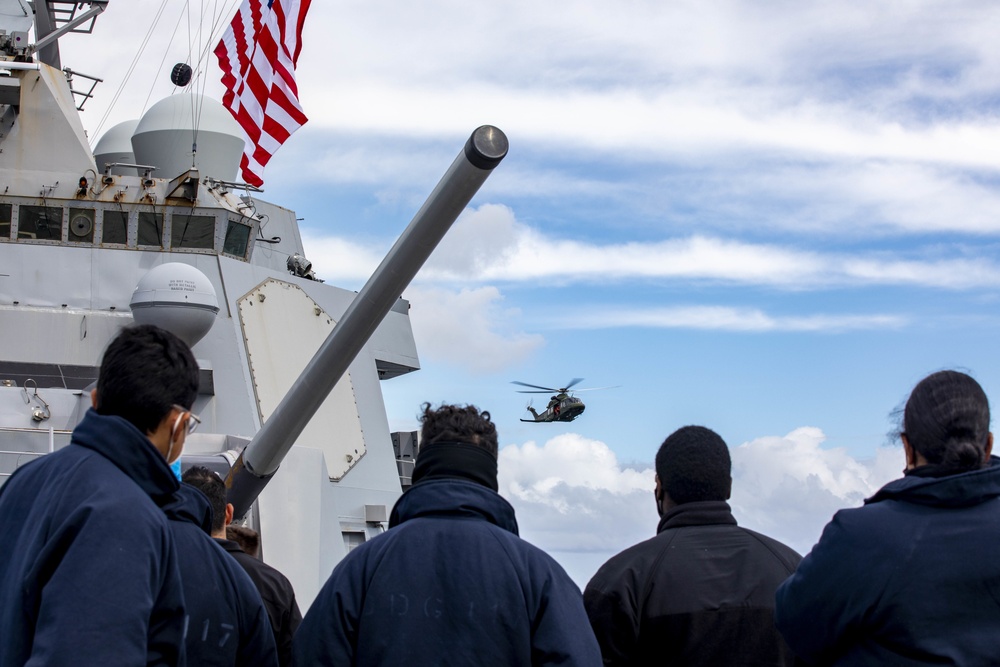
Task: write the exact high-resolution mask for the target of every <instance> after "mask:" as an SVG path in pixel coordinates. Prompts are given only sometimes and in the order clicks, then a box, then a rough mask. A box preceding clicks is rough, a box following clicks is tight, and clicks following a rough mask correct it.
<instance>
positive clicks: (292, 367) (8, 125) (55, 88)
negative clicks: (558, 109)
mask: <svg viewBox="0 0 1000 667" xmlns="http://www.w3.org/2000/svg"><path fill="white" fill-rule="evenodd" d="M108 4H109V3H108V2H107V1H104V2H99V1H97V0H94V1H93V2H77V1H75V0H74V1H72V2H68V1H62V0H37V1H36V2H35V3H34V7H33V8H32V7H31V6H30V5H29V4H28V3H27V2H25V0H2V2H0V331H2V339H3V345H2V346H0V483H2V482H3V480H4V479H5V478H6V477H7V476H9V475H10V474H11V473H12V472H13V471H14V470H16V468H17V467H18V466H20V465H23V464H24V463H26V462H28V461H31V460H33V459H35V458H37V457H39V456H44V455H45V454H46V453H48V452H51V451H53V450H54V449H57V448H59V447H62V446H65V445H66V444H68V442H69V440H70V434H71V432H72V430H73V428H74V427H75V426H76V424H77V423H78V422H79V421H80V420H81V419H82V417H83V415H84V413H85V412H86V410H87V409H88V408H89V407H90V404H91V398H90V389H91V388H92V387H93V386H94V383H95V381H96V378H97V368H98V364H99V362H100V357H101V354H102V352H103V350H104V347H105V346H106V345H107V343H108V342H109V341H110V340H111V338H112V337H113V336H114V335H115V333H116V332H117V331H118V330H119V329H120V328H121V327H123V326H127V325H129V324H132V323H133V322H149V323H155V324H158V325H160V326H163V327H165V328H168V329H170V330H171V331H174V332H175V333H177V334H178V335H180V336H181V337H182V338H184V339H185V340H187V341H188V343H189V344H191V346H192V350H193V352H194V354H195V357H196V358H197V359H198V363H199V366H200V369H201V383H200V389H199V395H198V399H197V401H196V403H195V405H194V407H193V411H194V412H195V413H196V414H197V415H199V416H200V418H201V420H202V426H201V427H200V429H199V431H198V432H196V433H194V434H193V435H191V436H190V437H189V438H188V440H187V444H186V447H185V452H184V458H183V461H184V465H185V466H187V465H191V464H192V463H198V464H202V465H208V466H210V467H212V468H214V469H216V470H217V471H219V472H220V474H222V475H224V476H226V477H227V478H228V479H227V481H228V483H229V484H230V487H231V494H233V495H232V499H233V500H234V502H235V504H236V505H237V507H238V514H239V515H240V516H242V517H243V519H242V520H243V521H244V522H245V523H246V524H247V525H250V526H251V527H253V528H255V529H257V530H258V531H259V532H260V533H261V545H262V556H263V558H264V560H265V561H267V562H269V563H270V564H272V565H274V566H275V567H277V568H278V569H279V570H281V571H282V572H284V573H285V574H286V575H287V576H288V577H289V578H290V579H291V581H292V583H293V585H294V586H295V589H296V593H297V595H298V597H299V599H300V603H301V605H302V607H303V609H305V608H306V607H308V605H309V603H310V602H311V600H312V599H313V597H314V596H315V594H316V592H317V591H318V589H319V587H320V586H321V585H322V583H323V582H324V581H325V580H326V577H327V576H328V575H329V573H330V571H331V570H332V568H333V566H334V565H335V564H336V563H337V562H338V561H339V560H340V559H341V558H343V557H344V555H345V554H346V553H347V552H348V551H349V550H350V549H351V548H353V547H354V546H356V545H358V544H360V543H362V542H364V541H365V540H367V539H370V538H372V537H373V536H375V535H377V534H378V533H380V532H381V531H383V530H385V528H386V525H387V524H386V520H387V515H388V512H389V509H391V507H392V505H393V503H394V502H395V500H396V499H397V498H398V496H399V494H400V492H401V483H400V475H399V468H398V467H397V460H396V454H395V453H394V450H393V440H394V436H393V434H391V433H390V430H389V425H388V419H387V417H386V411H385V405H384V402H383V398H382V393H381V388H380V383H381V382H383V381H388V380H391V379H392V378H394V377H397V376H399V375H402V374H405V373H410V372H412V371H415V370H417V369H418V368H419V361H418V356H417V350H416V347H415V344H414V340H413V334H412V331H411V327H410V321H409V314H408V311H409V304H408V303H407V302H406V301H405V300H403V299H402V298H400V296H399V295H400V294H401V293H402V291H403V289H404V288H405V287H406V284H407V283H408V282H409V280H410V279H412V277H413V275H414V274H415V273H416V271H417V270H418V269H419V267H420V265H421V264H422V263H423V261H424V260H425V259H426V257H427V255H429V254H430V252H431V251H432V250H433V247H434V246H435V245H436V243H437V241H439V240H440V238H441V236H443V234H444V233H445V232H446V231H447V229H448V227H449V226H450V224H451V223H452V222H453V221H454V219H455V217H457V216H458V214H459V213H460V212H461V210H462V209H463V208H464V206H465V205H466V204H467V203H468V201H469V199H470V198H471V197H472V195H473V194H474V193H475V191H476V189H478V187H479V185H480V184H481V183H482V182H483V180H485V178H486V176H487V175H488V174H489V171H490V170H491V169H492V167H493V166H495V165H496V164H497V163H498V162H499V160H500V159H502V157H503V155H504V154H505V153H506V138H505V137H504V136H503V134H502V133H501V132H499V130H496V128H489V127H484V128H480V129H479V130H477V131H476V132H474V133H473V135H472V137H471V138H470V140H469V143H467V144H466V146H465V148H464V149H463V151H462V152H461V153H460V154H459V156H458V157H457V158H456V161H455V163H454V164H453V165H452V167H451V168H450V169H449V171H448V173H446V174H445V177H444V178H443V179H442V181H441V183H440V184H439V185H438V187H437V189H435V191H434V192H433V193H432V194H431V196H430V198H429V199H428V201H427V203H426V204H425V205H424V207H423V208H422V209H421V210H420V212H418V213H417V215H416V217H415V218H414V219H413V222H411V224H410V227H408V228H407V230H406V232H404V234H403V236H402V237H401V238H400V241H399V242H397V244H396V246H395V247H394V248H393V250H392V251H391V252H390V254H389V256H387V257H386V260H385V261H384V262H383V264H382V266H380V267H379V269H378V270H377V271H376V274H375V275H373V277H372V279H371V280H370V281H369V283H368V284H367V285H366V286H365V288H364V289H363V290H362V291H361V292H360V293H356V292H353V291H349V290H345V289H340V288H337V287H334V286H332V285H328V284H325V283H323V282H321V281H319V280H317V279H316V277H315V275H314V273H313V271H312V268H311V265H310V263H309V261H308V260H307V259H306V250H305V249H304V248H303V246H302V241H301V237H300V234H299V229H298V226H297V223H296V219H295V214H294V213H293V212H292V211H291V210H289V209H287V208H283V207H281V206H278V205H275V204H272V203H268V202H265V201H262V200H260V199H258V198H256V197H255V196H254V194H255V193H254V190H253V189H252V188H249V187H246V186H244V185H242V184H239V183H236V182H235V181H236V172H237V167H238V164H239V156H240V153H241V152H242V146H243V140H242V137H241V135H240V133H239V128H238V126H236V123H235V121H234V120H233V119H232V118H231V116H229V114H228V112H227V111H226V110H225V109H223V108H222V106H221V105H220V104H218V103H217V102H213V101H211V100H207V99H204V98H200V97H199V98H197V99H193V98H194V97H195V96H191V95H187V94H176V95H173V96H171V97H169V98H167V99H165V100H163V101H161V102H159V103H157V104H155V105H153V106H152V107H151V108H150V109H149V111H147V112H146V113H145V114H144V115H143V117H142V118H139V119H136V120H133V121H128V122H125V123H122V124H119V125H117V126H115V127H114V128H112V129H111V130H109V131H108V132H107V133H106V134H105V135H104V136H103V137H102V138H101V141H100V142H98V144H97V145H96V147H95V148H94V149H93V150H92V149H91V148H90V145H89V142H88V138H87V136H86V134H85V132H84V128H83V125H82V123H81V121H80V117H79V110H78V106H79V102H80V101H81V100H85V99H86V98H87V96H88V95H89V94H90V92H91V91H89V90H79V89H77V90H74V88H73V86H74V85H77V84H79V83H80V82H81V78H80V75H79V73H75V72H73V71H72V70H69V69H66V70H64V69H62V65H61V63H60V62H59V54H58V48H57V45H58V41H57V40H58V38H59V36H60V35H61V34H64V33H66V32H69V31H74V32H80V31H85V32H86V31H89V29H90V27H92V25H93V21H94V20H95V18H96V16H97V15H98V14H99V13H101V11H103V10H104V9H105V8H106V6H107V5H108ZM32 10H34V12H35V14H36V16H34V17H32V15H31V12H32ZM112 11H113V10H112ZM32 19H34V24H32ZM32 25H33V27H34V44H32V43H31V41H30V40H31V35H29V30H30V29H31V28H32ZM93 80H94V79H92V78H90V77H85V78H84V79H83V80H82V81H83V82H84V87H85V88H86V86H87V82H88V81H90V82H92V81H93ZM195 108H197V109H198V112H197V113H195V111H194V109H195ZM196 118H197V121H196V120H195V119H196ZM196 132H197V145H198V151H197V153H196V154H195V155H194V159H192V151H191V146H192V144H193V138H194V133H196ZM317 350H318V351H319V353H318V354H316V353H317ZM272 418H273V419H272ZM269 425H270V428H266V427H268V426H269ZM395 440H396V441H397V442H398V443H399V442H404V441H406V438H405V437H401V436H399V435H396V436H395ZM248 445H249V447H248ZM279 464H280V470H279V469H278V467H279Z"/></svg>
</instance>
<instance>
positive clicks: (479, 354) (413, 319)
mask: <svg viewBox="0 0 1000 667" xmlns="http://www.w3.org/2000/svg"><path fill="white" fill-rule="evenodd" d="M406 297H407V298H408V299H410V300H411V305H410V323H411V325H412V327H413V337H414V339H415V340H416V342H417V348H418V349H419V350H420V354H421V357H423V358H425V359H431V360H437V361H441V362H445V363H450V364H456V365H460V366H463V367H464V368H466V369H468V370H471V371H473V372H478V373H488V372H492V371H496V370H500V369H502V368H506V367H508V366H510V365H514V364H516V363H518V362H520V361H523V360H524V359H526V358H527V357H528V356H529V355H531V354H532V353H533V352H535V351H536V350H537V349H539V348H540V347H541V346H542V345H544V343H545V339H544V338H543V337H542V336H541V335H539V334H529V333H525V332H522V331H519V330H518V329H517V320H518V317H519V313H518V311H517V309H515V308H504V307H503V306H502V302H503V296H502V294H501V293H500V290H498V289H497V288H496V287H479V288H475V289H463V290H459V291H457V292H455V291H450V290H446V289H437V288H421V287H411V288H410V289H409V290H408V291H407V293H406Z"/></svg>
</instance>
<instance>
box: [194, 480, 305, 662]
mask: <svg viewBox="0 0 1000 667" xmlns="http://www.w3.org/2000/svg"><path fill="white" fill-rule="evenodd" d="M184 482H185V483H187V484H190V485H192V486H193V487H194V488H196V489H198V490H199V491H201V492H202V493H203V494H205V496H206V497H207V498H208V501H209V503H210V504H211V506H212V526H211V534H212V537H213V538H214V539H215V542H216V544H218V545H219V547H221V548H222V549H223V550H224V551H225V552H226V553H228V554H229V555H230V556H232V558H233V560H235V561H236V562H237V563H238V564H239V565H240V566H242V568H243V569H244V570H245V571H246V573H247V574H248V575H249V576H250V580H251V581H252V582H253V583H254V585H255V586H256V587H257V591H258V592H259V593H260V597H261V599H262V600H263V601H264V608H265V609H266V610H267V615H268V618H269V620H270V627H271V632H272V633H273V635H274V642H275V645H276V646H277V648H278V662H279V664H280V665H281V666H282V667H286V666H287V665H291V664H292V637H293V636H294V635H295V631H296V630H297V629H298V627H299V623H301V622H302V613H301V612H300V611H299V605H298V603H296V601H295V591H294V590H293V589H292V584H291V582H289V581H288V579H287V578H286V577H285V575H283V574H281V572H278V570H276V569H274V568H273V567H271V566H270V565H268V564H267V563H265V562H264V561H262V560H260V559H259V558H255V557H253V556H250V555H248V554H246V553H244V551H243V550H242V549H240V545H239V544H237V543H236V542H233V541H231V540H228V539H226V526H228V525H229V524H230V523H232V520H233V506H232V504H230V503H227V502H226V486H225V483H224V482H223V481H222V479H221V478H220V477H219V476H218V475H217V474H215V473H214V472H212V471H210V470H208V469H207V468H201V467H196V468H191V469H189V470H187V471H186V472H185V473H184Z"/></svg>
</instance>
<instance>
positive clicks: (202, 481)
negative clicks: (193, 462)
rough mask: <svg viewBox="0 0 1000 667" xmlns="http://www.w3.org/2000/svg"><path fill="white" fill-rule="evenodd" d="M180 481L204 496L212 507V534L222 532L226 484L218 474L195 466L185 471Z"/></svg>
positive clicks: (224, 519) (224, 520)
mask: <svg viewBox="0 0 1000 667" xmlns="http://www.w3.org/2000/svg"><path fill="white" fill-rule="evenodd" d="M181 480H182V481H183V482H184V483H185V484H190V485H191V486H193V487H194V488H196V489H198V490H199V491H201V492H202V493H204V494H205V496H206V497H207V498H208V502H209V504H210V505H211V506H212V532H213V533H217V532H219V531H220V530H222V528H223V527H224V526H225V525H226V483H225V482H223V481H222V478H221V477H219V474H218V473H216V472H213V471H211V470H209V469H208V468H205V467H203V466H195V467H193V468H188V469H187V470H185V471H184V474H183V475H181Z"/></svg>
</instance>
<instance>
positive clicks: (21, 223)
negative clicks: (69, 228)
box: [17, 206, 63, 241]
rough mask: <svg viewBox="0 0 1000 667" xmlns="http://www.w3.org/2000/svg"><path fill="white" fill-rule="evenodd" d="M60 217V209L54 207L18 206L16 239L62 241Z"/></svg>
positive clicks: (61, 212)
mask: <svg viewBox="0 0 1000 667" xmlns="http://www.w3.org/2000/svg"><path fill="white" fill-rule="evenodd" d="M62 215H63V211H62V209H61V208H59V207H56V206H20V207H19V208H18V211H17V238H19V239H33V240H36V241H62Z"/></svg>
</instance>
